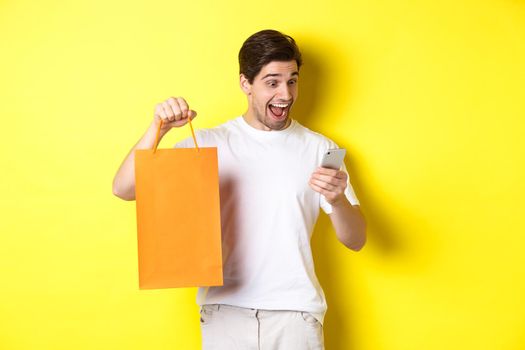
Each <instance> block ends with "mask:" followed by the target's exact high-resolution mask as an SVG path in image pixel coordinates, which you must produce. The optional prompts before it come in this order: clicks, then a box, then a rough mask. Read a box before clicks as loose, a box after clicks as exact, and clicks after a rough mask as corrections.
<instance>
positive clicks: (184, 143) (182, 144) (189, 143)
mask: <svg viewBox="0 0 525 350" xmlns="http://www.w3.org/2000/svg"><path fill="white" fill-rule="evenodd" d="M193 147H195V142H194V141H193V138H192V137H187V138H185V139H184V140H181V141H179V142H177V143H176V144H174V145H173V148H193Z"/></svg>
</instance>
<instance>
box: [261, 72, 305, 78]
mask: <svg viewBox="0 0 525 350" xmlns="http://www.w3.org/2000/svg"><path fill="white" fill-rule="evenodd" d="M291 75H292V76H299V72H293V73H292V74H291ZM282 76H283V75H282V74H279V73H269V74H266V75H265V76H264V77H262V78H261V80H264V79H266V78H268V77H282Z"/></svg>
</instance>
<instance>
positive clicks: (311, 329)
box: [200, 304, 324, 350]
mask: <svg viewBox="0 0 525 350" xmlns="http://www.w3.org/2000/svg"><path fill="white" fill-rule="evenodd" d="M200 314H201V319H200V325H201V334H202V349H203V350H252V349H253V350H324V339H323V326H322V325H321V323H320V322H319V321H317V320H316V319H315V317H313V316H312V315H311V314H310V313H308V312H304V311H281V310H258V309H247V308H241V307H236V306H230V305H223V304H213V305H203V306H202V307H201V310H200Z"/></svg>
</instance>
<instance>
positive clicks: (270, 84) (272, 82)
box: [266, 80, 277, 87]
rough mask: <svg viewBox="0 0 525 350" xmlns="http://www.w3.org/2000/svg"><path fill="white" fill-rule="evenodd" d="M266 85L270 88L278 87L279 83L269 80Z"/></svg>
mask: <svg viewBox="0 0 525 350" xmlns="http://www.w3.org/2000/svg"><path fill="white" fill-rule="evenodd" d="M266 84H268V86H271V87H276V86H277V82H276V81H275V80H268V81H267V82H266Z"/></svg>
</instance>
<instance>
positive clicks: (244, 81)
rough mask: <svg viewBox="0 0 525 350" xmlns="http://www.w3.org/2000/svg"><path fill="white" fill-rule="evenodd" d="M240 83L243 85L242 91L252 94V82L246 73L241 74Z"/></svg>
mask: <svg viewBox="0 0 525 350" xmlns="http://www.w3.org/2000/svg"><path fill="white" fill-rule="evenodd" d="M239 85H240V87H241V90H242V92H244V93H245V94H246V95H251V94H252V84H250V82H249V81H248V78H246V77H245V76H244V74H241V75H240V77H239Z"/></svg>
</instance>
